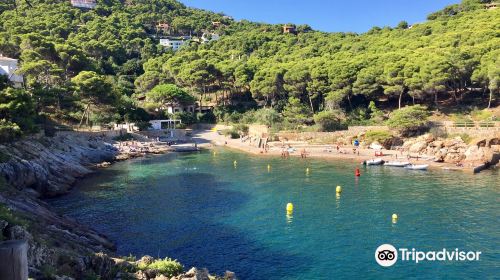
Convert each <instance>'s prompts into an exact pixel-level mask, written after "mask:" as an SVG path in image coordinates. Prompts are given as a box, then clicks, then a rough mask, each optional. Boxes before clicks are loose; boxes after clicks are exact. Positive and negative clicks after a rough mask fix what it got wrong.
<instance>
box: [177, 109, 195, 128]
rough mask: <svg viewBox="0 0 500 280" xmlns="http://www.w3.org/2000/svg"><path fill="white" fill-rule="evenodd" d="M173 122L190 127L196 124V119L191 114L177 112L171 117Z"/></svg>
mask: <svg viewBox="0 0 500 280" xmlns="http://www.w3.org/2000/svg"><path fill="white" fill-rule="evenodd" d="M173 119H174V120H181V121H182V123H183V124H185V125H187V126H188V125H192V124H195V123H196V117H195V115H194V114H193V113H189V112H179V113H175V114H174V115H173Z"/></svg>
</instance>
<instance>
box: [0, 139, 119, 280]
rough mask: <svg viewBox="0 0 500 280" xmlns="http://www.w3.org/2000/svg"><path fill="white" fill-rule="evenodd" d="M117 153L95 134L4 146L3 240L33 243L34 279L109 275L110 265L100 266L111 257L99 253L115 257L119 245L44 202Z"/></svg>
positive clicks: (0, 166) (0, 159)
mask: <svg viewBox="0 0 500 280" xmlns="http://www.w3.org/2000/svg"><path fill="white" fill-rule="evenodd" d="M117 154H118V151H117V149H116V148H114V147H113V146H112V145H111V144H109V143H107V142H106V141H105V139H104V138H102V137H99V136H97V135H95V134H80V133H64V134H61V135H58V136H56V137H53V138H45V137H42V138H37V139H25V140H22V141H18V142H16V143H11V144H6V145H0V176H1V178H0V180H1V179H3V180H1V181H0V241H1V240H11V239H24V240H27V241H28V244H29V250H28V263H29V267H30V276H34V277H35V278H37V279H38V278H43V275H44V274H51V275H57V274H59V275H61V274H64V275H71V276H73V277H74V278H83V277H84V276H85V275H86V274H88V273H89V271H90V272H91V273H95V274H99V275H103V276H105V275H106V274H107V273H109V272H110V269H111V267H110V266H107V267H104V268H103V267H99V265H96V264H100V263H102V260H101V259H102V258H104V257H103V256H106V255H103V254H101V255H96V254H95V253H96V252H104V253H107V254H112V251H113V250H114V244H113V243H112V242H110V241H109V240H108V239H107V238H106V237H105V236H103V235H101V234H99V233H97V232H96V231H94V230H92V229H90V228H88V227H86V226H83V225H81V224H79V223H78V222H77V221H74V220H72V219H70V218H67V217H63V216H60V215H58V214H56V213H54V212H53V211H52V210H51V209H50V207H49V205H47V204H46V203H45V202H43V201H42V200H40V199H39V198H43V197H52V196H57V195H61V194H64V193H66V192H68V190H69V189H70V188H71V187H72V185H73V183H74V182H75V180H76V179H77V178H79V177H82V176H84V175H86V174H89V173H90V172H92V170H91V168H92V167H93V166H95V165H96V164H97V163H101V162H103V161H112V160H113V159H114V158H115V156H116V155H117ZM96 258H98V259H96ZM94 266H95V267H94ZM105 278H106V277H103V279H105Z"/></svg>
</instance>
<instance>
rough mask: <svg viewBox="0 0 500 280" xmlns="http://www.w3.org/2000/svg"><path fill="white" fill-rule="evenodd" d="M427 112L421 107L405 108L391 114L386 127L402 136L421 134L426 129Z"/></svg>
mask: <svg viewBox="0 0 500 280" xmlns="http://www.w3.org/2000/svg"><path fill="white" fill-rule="evenodd" d="M428 117H429V112H427V108H426V107H424V106H421V105H414V106H407V107H404V108H402V109H399V110H396V111H394V112H392V114H391V116H390V117H389V119H388V120H387V122H386V123H387V125H388V126H389V127H391V128H394V129H397V130H398V131H399V133H401V135H403V136H412V135H416V134H419V133H421V132H422V131H424V130H425V129H426V128H427V123H428V121H427V118H428Z"/></svg>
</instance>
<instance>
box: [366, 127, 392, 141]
mask: <svg viewBox="0 0 500 280" xmlns="http://www.w3.org/2000/svg"><path fill="white" fill-rule="evenodd" d="M392 137H393V136H392V133H391V132H390V131H387V130H370V131H367V132H366V134H365V140H366V142H368V143H373V142H375V141H376V142H378V143H382V144H383V143H384V142H386V141H387V140H390V139H391V138H392Z"/></svg>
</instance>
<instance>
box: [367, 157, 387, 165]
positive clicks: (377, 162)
mask: <svg viewBox="0 0 500 280" xmlns="http://www.w3.org/2000/svg"><path fill="white" fill-rule="evenodd" d="M364 164H366V165H381V164H384V160H383V159H381V158H376V159H370V160H367V161H365V162H364Z"/></svg>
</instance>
